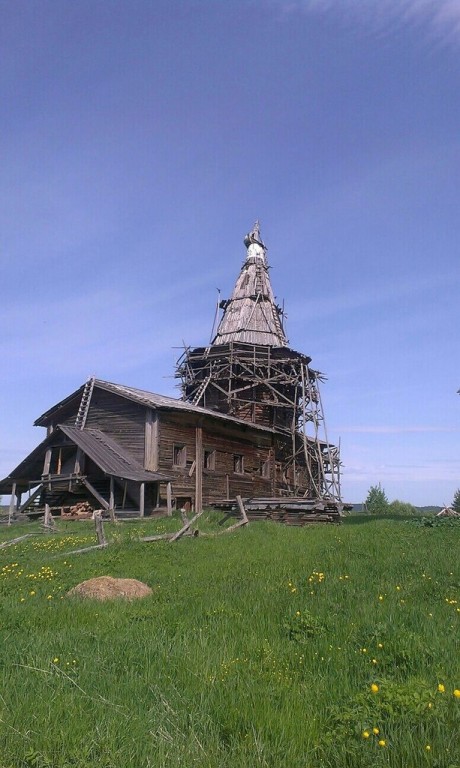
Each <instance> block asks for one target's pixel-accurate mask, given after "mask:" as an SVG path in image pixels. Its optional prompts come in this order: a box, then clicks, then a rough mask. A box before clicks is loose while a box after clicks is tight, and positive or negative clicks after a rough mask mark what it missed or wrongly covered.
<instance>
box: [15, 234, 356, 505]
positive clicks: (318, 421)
mask: <svg viewBox="0 0 460 768" xmlns="http://www.w3.org/2000/svg"><path fill="white" fill-rule="evenodd" d="M244 244H245V246H246V251H247V252H246V258H245V261H244V263H243V265H242V268H241V272H240V274H239V276H238V278H237V281H236V285H235V288H234V290H233V294H232V296H231V298H230V299H228V300H225V301H222V302H221V304H220V307H221V309H222V316H221V318H220V322H219V324H218V327H217V330H216V333H215V335H214V338H213V340H212V342H211V343H210V344H209V346H206V347H198V348H187V349H185V351H184V354H183V355H182V357H181V359H180V360H179V361H178V363H177V369H176V376H177V378H178V379H179V380H180V383H181V389H182V397H181V398H180V399H176V398H171V397H165V396H163V395H159V394H155V393H152V392H147V391H144V390H140V389H136V388H134V387H128V386H123V385H121V384H113V383H111V382H108V381H102V380H100V379H94V378H92V379H89V380H88V381H87V382H85V383H84V384H82V386H81V387H79V389H77V390H76V391H75V392H72V394H70V395H69V396H68V397H66V398H65V399H64V400H61V402H59V403H57V404H56V405H54V406H53V407H52V408H50V409H49V410H48V411H46V413H44V414H42V415H41V416H40V417H39V418H38V419H37V420H36V421H35V425H37V426H40V427H44V428H46V437H45V439H44V440H43V441H42V442H41V443H40V444H39V445H38V446H37V447H36V448H35V449H34V450H33V451H32V452H31V453H30V454H29V455H28V456H27V457H26V458H25V459H24V460H23V461H22V462H21V463H20V464H19V465H18V466H17V467H16V468H15V469H14V470H13V471H12V472H11V474H10V475H9V476H8V477H7V478H5V479H4V480H3V481H1V482H0V493H1V494H4V493H9V494H11V506H10V510H11V513H12V514H18V513H22V512H26V513H27V512H30V511H31V510H32V509H42V508H43V509H44V508H45V505H46V506H47V507H48V508H50V509H51V510H56V511H58V510H62V509H65V508H67V507H71V506H72V505H75V504H76V503H78V502H81V501H87V502H89V504H90V505H91V506H92V507H93V508H98V509H100V508H102V509H104V510H107V511H110V512H112V511H115V512H120V513H121V512H123V511H126V512H127V511H130V512H135V513H137V514H138V515H141V516H142V515H149V514H151V513H152V512H153V511H154V510H159V509H162V508H164V509H165V510H166V508H168V509H171V508H174V507H176V508H182V507H183V506H184V505H186V504H187V503H188V506H189V507H190V508H192V509H194V510H195V511H200V510H201V508H202V507H203V506H206V505H211V504H215V503H218V502H222V500H232V499H235V497H236V496H237V495H240V496H242V497H243V498H245V499H248V498H254V497H255V498H261V499H272V500H276V499H280V498H284V499H286V500H287V499H288V498H291V499H293V498H294V497H297V498H303V499H308V500H309V501H310V502H311V507H312V508H314V507H315V505H316V506H317V507H318V508H319V509H321V508H324V505H325V504H326V505H328V506H329V508H331V509H335V510H336V511H339V512H340V510H341V507H342V504H341V498H340V474H339V468H340V461H339V455H338V450H337V449H336V448H335V447H334V446H331V445H330V444H329V443H328V441H327V437H326V430H325V424H324V414H323V410H322V404H321V396H320V391H319V383H320V378H321V377H320V374H319V373H318V372H317V371H314V370H313V369H312V368H311V367H310V362H311V360H310V358H309V357H308V356H307V355H304V354H302V353H300V352H296V351H295V350H293V349H291V348H290V347H289V342H288V339H287V338H286V334H285V332H284V329H283V314H282V311H281V309H280V307H279V306H277V304H276V302H275V298H274V295H273V291H272V287H271V284H270V277H269V272H268V263H267V249H266V246H265V245H264V243H263V241H262V238H261V235H260V230H259V225H258V223H256V225H255V226H254V228H253V230H252V231H251V232H250V233H249V234H248V235H247V236H246V237H245V239H244Z"/></svg>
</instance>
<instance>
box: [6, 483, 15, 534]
mask: <svg viewBox="0 0 460 768" xmlns="http://www.w3.org/2000/svg"><path fill="white" fill-rule="evenodd" d="M15 511H16V483H13V485H12V487H11V499H10V506H9V509H8V525H11V521H12V519H13V517H14V513H15Z"/></svg>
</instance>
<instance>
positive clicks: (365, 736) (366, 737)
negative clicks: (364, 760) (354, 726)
mask: <svg viewBox="0 0 460 768" xmlns="http://www.w3.org/2000/svg"><path fill="white" fill-rule="evenodd" d="M361 735H362V737H363V739H368V738H369V736H370V735H371V734H370V733H369V731H363V732H362V734H361Z"/></svg>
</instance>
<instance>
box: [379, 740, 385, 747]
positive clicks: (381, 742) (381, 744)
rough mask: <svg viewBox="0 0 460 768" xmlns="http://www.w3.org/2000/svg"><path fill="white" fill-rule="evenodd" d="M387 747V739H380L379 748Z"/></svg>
mask: <svg viewBox="0 0 460 768" xmlns="http://www.w3.org/2000/svg"><path fill="white" fill-rule="evenodd" d="M386 745H387V743H386V741H385V739H380V741H379V747H386Z"/></svg>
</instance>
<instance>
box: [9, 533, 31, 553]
mask: <svg viewBox="0 0 460 768" xmlns="http://www.w3.org/2000/svg"><path fill="white" fill-rule="evenodd" d="M36 535H37V534H36V533H25V534H24V535H23V536H17V537H16V538H15V539H10V540H9V541H3V542H2V543H1V544H0V549H5V547H11V545H12V544H17V543H18V541H22V540H23V539H28V538H29V536H36Z"/></svg>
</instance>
